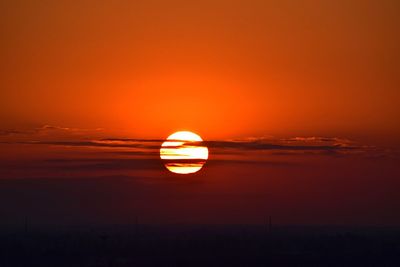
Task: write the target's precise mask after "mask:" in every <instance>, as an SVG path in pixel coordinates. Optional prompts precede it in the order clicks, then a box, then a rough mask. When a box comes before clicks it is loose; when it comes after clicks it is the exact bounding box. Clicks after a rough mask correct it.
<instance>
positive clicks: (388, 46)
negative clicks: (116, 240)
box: [0, 0, 400, 225]
mask: <svg viewBox="0 0 400 267" xmlns="http://www.w3.org/2000/svg"><path fill="white" fill-rule="evenodd" d="M399 12H400V2H399V1H396V0H383V1H370V0H346V1H344V0H339V1H311V0H309V1H308V0H304V1H294V0H293V1H289V0H283V1H261V0H260V1H249V0H247V1H234V0H229V1H228V0H218V1H216V0H213V1H208V0H202V1H161V0H146V1H122V0H121V1H86V0H82V1H67V0H59V1H28V0H14V1H1V2H0V38H1V42H0V57H1V60H0V120H1V125H0V142H1V144H0V148H1V151H2V153H1V154H0V160H1V161H0V178H1V180H0V212H1V214H5V215H4V218H7V219H6V220H8V221H9V222H10V223H14V222H16V221H19V220H21V218H24V216H29V217H31V218H33V219H32V220H36V221H37V222H38V223H49V222H50V223H75V222H79V223H80V222H101V223H103V222H118V223H122V222H126V221H128V220H131V219H132V218H133V217H135V216H138V217H140V218H142V220H143V221H145V222H149V223H156V222H190V223H203V222H206V223H262V222H263V220H264V219H265V216H267V215H271V214H272V215H273V216H274V218H276V220H277V221H278V222H280V223H282V224H285V223H286V224H288V223H300V224H310V223H316V224H385V225H399V224H400V215H399V214H398V212H397V211H396V209H397V208H398V207H399V206H400V195H399V194H398V188H400V187H399V186H400V181H399V179H400V168H399V164H398V163H399V159H400V158H399V153H398V149H399V147H400V123H399V115H400V49H399V47H400V34H399V25H400V16H399V14H400V13H399ZM178 130H191V131H194V132H195V133H198V134H199V135H201V137H202V138H203V139H204V140H205V144H206V145H207V146H208V147H209V149H210V160H209V161H208V162H207V163H206V165H205V166H204V168H203V170H202V171H201V172H199V173H197V174H195V175H193V176H188V177H184V178H182V177H181V176H176V175H173V174H171V173H168V172H167V171H166V170H165V168H164V167H163V164H162V162H161V161H160V159H159V155H158V149H159V146H160V144H161V143H162V141H163V140H164V139H165V138H166V137H167V136H168V135H170V134H171V133H173V132H175V131H178ZM49 203H51V204H49ZM2 217H3V215H2Z"/></svg>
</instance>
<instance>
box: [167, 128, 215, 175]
mask: <svg viewBox="0 0 400 267" xmlns="http://www.w3.org/2000/svg"><path fill="white" fill-rule="evenodd" d="M202 141H203V139H201V137H200V136H199V135H197V134H195V133H192V132H189V131H180V132H176V133H173V134H171V135H170V136H168V138H167V140H166V141H165V142H164V143H162V145H161V148H160V157H161V159H163V160H164V162H165V164H164V165H165V167H166V168H167V169H168V170H169V171H171V172H174V173H179V174H189V173H195V172H198V171H199V170H200V169H201V168H202V167H203V165H204V164H205V163H206V160H207V159H208V148H207V147H206V146H204V145H202V144H201V142H202Z"/></svg>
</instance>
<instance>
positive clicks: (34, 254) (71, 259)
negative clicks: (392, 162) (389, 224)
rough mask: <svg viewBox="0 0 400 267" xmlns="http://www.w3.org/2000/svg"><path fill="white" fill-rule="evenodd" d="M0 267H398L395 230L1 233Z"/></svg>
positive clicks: (176, 228)
mask: <svg viewBox="0 0 400 267" xmlns="http://www.w3.org/2000/svg"><path fill="white" fill-rule="evenodd" d="M0 266H1V267H11V266H12V267H14V266H35V267H36V266H46V267H47V266H49V267H63V266H91V267H95V266H98V267H100V266H107V267H108V266H129V267H132V266H400V230H399V229H394V228H349V227H346V228H345V227H300V226H290V227H289V226H288V227H283V226H282V227H275V228H274V229H273V231H269V229H267V228H265V227H263V226H229V225H220V226H210V225H202V226H201V225H197V226H188V225H169V226H154V225H153V226H150V225H130V226H107V227H96V228H94V227H84V226H79V227H77V226H74V227H59V228H56V227H46V228H45V227H42V228H38V227H36V228H33V227H32V228H28V229H23V227H22V228H19V229H17V228H15V227H14V228H12V227H3V229H2V231H1V232H0Z"/></svg>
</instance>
